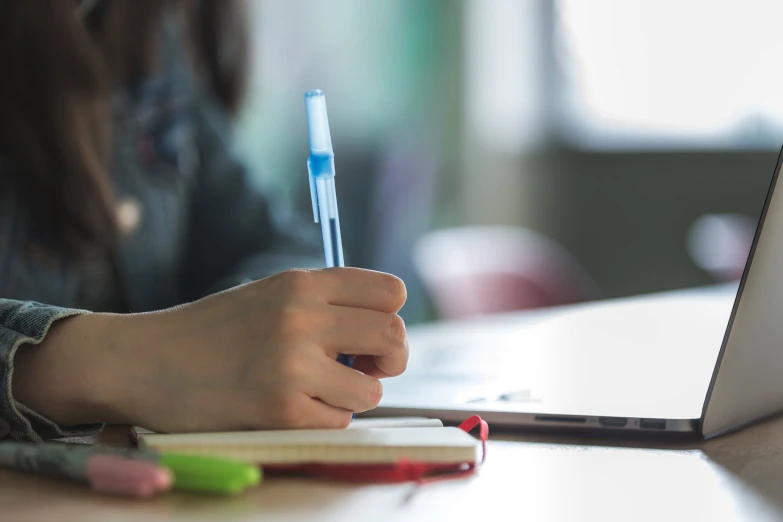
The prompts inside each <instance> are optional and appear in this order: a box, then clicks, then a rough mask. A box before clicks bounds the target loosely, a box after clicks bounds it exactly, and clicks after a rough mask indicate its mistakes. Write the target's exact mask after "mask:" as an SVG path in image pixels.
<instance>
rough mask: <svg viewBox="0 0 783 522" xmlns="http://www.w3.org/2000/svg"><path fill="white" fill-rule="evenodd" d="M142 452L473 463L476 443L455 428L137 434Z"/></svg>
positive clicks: (263, 459) (264, 460) (261, 459)
mask: <svg viewBox="0 0 783 522" xmlns="http://www.w3.org/2000/svg"><path fill="white" fill-rule="evenodd" d="M139 440H140V444H141V446H142V447H143V448H144V449H151V450H154V451H161V452H164V451H168V452H183V453H194V454H203V455H213V456H219V457H227V458H235V459H239V460H243V461H246V462H252V463H255V464H262V465H263V464H303V463H332V464H337V463H340V464H391V463H395V462H398V461H399V460H400V459H403V458H405V459H408V460H412V461H418V462H427V463H443V464H453V463H465V462H468V463H474V462H476V458H477V450H478V441H477V440H476V439H474V438H473V437H472V436H471V435H469V434H467V433H465V432H464V431H462V430H460V429H459V428H452V427H448V428H438V427H418V428H374V429H367V430H361V429H357V430H281V431H256V432H231V433H192V434H181V435H160V434H146V435H140V436H139Z"/></svg>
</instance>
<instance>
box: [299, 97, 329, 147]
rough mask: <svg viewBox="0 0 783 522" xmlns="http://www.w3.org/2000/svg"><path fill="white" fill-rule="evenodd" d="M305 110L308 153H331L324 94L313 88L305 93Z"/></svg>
mask: <svg viewBox="0 0 783 522" xmlns="http://www.w3.org/2000/svg"><path fill="white" fill-rule="evenodd" d="M305 110H306V111H307V132H308V134H309V136H310V154H311V155H313V156H323V155H326V156H331V155H332V137H331V135H330V133H329V118H328V116H327V115H326V96H325V95H324V93H323V91H321V90H318V89H315V90H312V91H307V93H305Z"/></svg>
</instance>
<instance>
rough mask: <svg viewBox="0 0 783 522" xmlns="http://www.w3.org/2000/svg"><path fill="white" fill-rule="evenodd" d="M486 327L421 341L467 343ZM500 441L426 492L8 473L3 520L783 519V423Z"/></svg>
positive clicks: (0, 502) (115, 439)
mask: <svg viewBox="0 0 783 522" xmlns="http://www.w3.org/2000/svg"><path fill="white" fill-rule="evenodd" d="M492 322H494V323H495V325H494V326H493V328H496V329H497V328H505V327H509V326H510V325H513V324H515V323H516V321H508V320H506V319H503V318H493V319H491V320H489V319H488V321H487V323H486V324H483V325H478V329H479V330H481V329H483V328H486V327H488V324H489V323H492ZM476 328H477V325H472V326H471V327H467V326H465V328H464V329H461V328H459V327H457V325H449V326H448V327H447V328H446V330H448V332H446V331H442V332H440V333H438V332H436V331H434V330H433V328H432V327H428V328H424V329H422V331H421V332H420V333H421V334H422V335H430V336H431V335H446V334H449V335H460V336H462V338H463V339H464V338H465V336H467V335H468V334H471V333H476V331H477V330H476ZM412 344H413V343H412ZM490 438H491V440H490V443H489V446H488V456H487V462H486V464H485V465H484V466H483V467H482V468H481V470H480V471H479V473H478V474H477V475H476V476H474V477H472V478H469V479H464V480H458V481H448V482H441V483H435V484H431V485H426V486H423V487H421V488H418V489H416V488H414V487H413V486H412V485H409V484H404V485H368V486H354V485H347V484H334V483H328V482H325V481H321V480H314V479H312V480H305V479H268V480H266V481H265V482H264V483H263V484H262V485H261V487H259V488H258V489H256V490H254V491H251V492H248V493H246V494H244V495H241V496H239V497H236V498H209V497H199V496H193V495H187V494H180V493H172V494H168V495H164V496H161V497H158V498H156V499H154V500H151V501H147V502H138V501H127V500H122V499H115V498H107V497H100V496H97V495H94V494H91V493H90V492H89V491H88V490H86V489H85V488H82V487H79V486H76V485H70V484H64V483H60V482H55V481H50V480H46V479H42V478H38V477H32V476H27V475H22V474H18V473H13V472H8V471H0V521H9V522H25V521H33V520H35V521H37V520H54V521H58V522H66V521H78V522H93V521H101V522H103V521H108V522H122V521H133V522H139V521H178V520H183V521H191V520H193V521H202V520H203V521H212V520H220V521H243V522H250V521H260V520H284V521H310V520H314V521H315V520H317V521H340V522H342V521H351V520H373V521H383V520H406V521H407V520H424V521H428V522H430V521H433V520H468V519H470V520H487V521H488V522H489V521H491V520H496V519H497V520H526V521H538V520H553V521H572V520H634V521H638V520H650V521H656V522H660V521H662V520H710V521H724V520H742V521H753V522H759V521H764V520H783V419H778V420H773V421H770V422H767V423H764V424H760V425H757V426H754V427H751V428H748V429H746V430H743V431H741V432H738V433H735V434H732V435H728V436H725V437H721V438H718V439H715V440H711V441H708V442H699V441H693V442H666V443H655V444H650V443H649V441H647V442H645V441H642V440H631V441H627V440H619V439H597V438H588V437H572V436H569V437H566V436H562V435H561V436H553V435H542V434H519V433H516V434H510V433H497V432H493V433H491V437H490ZM97 441H98V442H102V443H106V444H115V445H116V444H127V438H126V432H125V431H124V430H123V429H122V428H120V427H110V428H109V429H107V430H106V431H105V432H104V433H103V434H101V436H100V437H98V439H97ZM91 442H95V441H91Z"/></svg>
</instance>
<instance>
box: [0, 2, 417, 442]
mask: <svg viewBox="0 0 783 522" xmlns="http://www.w3.org/2000/svg"><path fill="white" fill-rule="evenodd" d="M241 19H242V13H241V12H240V4H239V3H238V2H234V1H229V0H179V1H177V0H169V1H164V0H103V1H99V2H95V1H92V0H82V1H77V0H37V1H35V2H23V1H19V0H0V71H1V72H0V381H1V382H2V386H0V439H2V438H3V437H9V438H14V439H30V440H41V439H43V438H51V437H61V436H66V435H70V434H74V433H82V432H85V431H91V430H96V429H99V428H100V425H101V423H106V422H110V423H125V424H135V425H142V426H145V427H148V428H151V429H154V430H161V431H196V430H237V429H253V428H277V427H340V426H345V425H346V424H347V423H348V422H350V418H351V412H360V411H364V410H367V409H370V408H372V407H374V406H375V405H377V403H378V401H379V400H380V397H381V394H382V386H381V383H380V381H379V378H383V377H387V376H393V375H398V374H400V373H401V372H402V371H403V370H404V369H405V365H406V362H407V356H408V355H407V343H406V340H405V327H404V324H403V323H402V320H401V319H400V318H399V316H398V315H397V312H398V311H399V309H400V308H401V307H402V305H403V303H404V301H405V288H404V285H403V284H402V282H401V281H400V280H398V279H397V278H395V277H393V276H390V275H387V274H381V273H376V272H370V271H364V270H359V269H349V268H346V269H329V270H318V269H317V267H318V266H319V265H320V261H319V259H318V253H319V246H318V244H317V242H312V241H310V240H309V239H308V237H307V234H305V233H303V232H302V229H299V228H297V227H293V226H290V225H286V224H284V223H281V222H280V220H279V219H277V218H276V216H275V215H274V214H273V212H272V210H271V209H270V205H269V203H268V201H267V200H266V199H265V198H264V197H263V195H262V194H259V193H258V192H256V191H255V190H253V189H252V188H251V186H250V185H249V183H248V180H247V176H246V173H245V171H244V169H243V167H242V166H241V164H240V163H239V162H237V160H236V159H235V158H234V157H232V155H231V153H230V151H229V142H228V139H229V138H228V136H229V127H230V117H231V115H232V113H233V111H235V110H236V108H237V107H238V104H239V102H240V99H241V89H242V86H243V72H244V61H243V60H244V33H243V31H242V30H241V23H240V22H241ZM313 228H314V227H307V229H306V230H313ZM314 232H316V233H317V231H314ZM297 267H298V268H299V269H298V270H286V269H291V268H297ZM273 274H274V275H273ZM250 281H255V282H250ZM242 283H244V284H242ZM237 285H239V286H237ZM204 296H208V297H204ZM182 303H187V304H182ZM88 310H89V311H88ZM338 353H349V354H356V355H358V356H359V357H357V360H356V364H355V369H349V368H347V367H344V366H342V365H340V364H339V363H337V362H336V360H335V359H336V357H337V354H338Z"/></svg>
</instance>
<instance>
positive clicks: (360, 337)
mask: <svg viewBox="0 0 783 522" xmlns="http://www.w3.org/2000/svg"><path fill="white" fill-rule="evenodd" d="M329 313H330V317H331V321H330V322H329V324H328V325H327V326H325V327H324V331H322V332H320V338H319V342H320V343H321V344H322V345H323V346H324V347H325V349H326V353H327V354H328V355H329V356H331V357H332V358H336V357H337V354H338V353H344V354H349V355H372V356H374V357H373V365H374V366H375V368H376V369H378V370H379V371H381V376H383V377H392V376H395V375H400V374H401V373H402V372H404V371H405V368H406V366H407V365H408V343H407V334H406V332H405V322H404V321H403V320H402V318H401V317H400V316H399V315H396V314H389V313H381V312H374V311H372V310H363V309H358V308H345V307H340V306H335V307H332V309H331V310H330V311H329ZM357 369H358V368H357ZM371 375H373V376H376V375H374V374H371Z"/></svg>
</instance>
